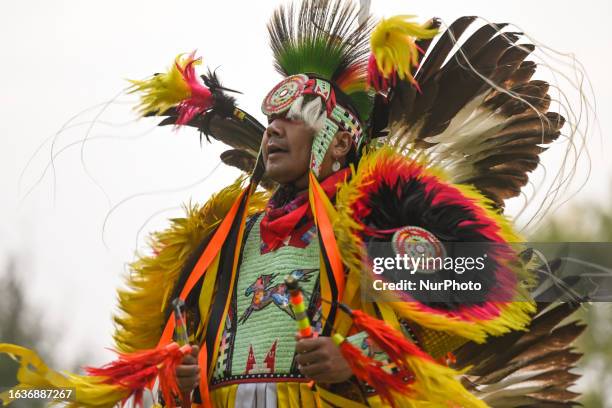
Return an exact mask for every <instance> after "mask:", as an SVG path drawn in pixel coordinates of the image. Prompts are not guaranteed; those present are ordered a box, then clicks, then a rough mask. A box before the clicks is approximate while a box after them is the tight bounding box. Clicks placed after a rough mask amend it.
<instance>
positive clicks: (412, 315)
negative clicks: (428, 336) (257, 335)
mask: <svg viewBox="0 0 612 408" xmlns="http://www.w3.org/2000/svg"><path fill="white" fill-rule="evenodd" d="M408 169H409V170H408ZM406 171H409V172H413V171H418V172H419V173H420V175H419V176H418V177H425V178H430V179H432V180H437V181H436V183H437V185H438V187H436V188H439V189H441V193H440V199H442V200H445V199H448V197H451V196H456V197H463V198H462V199H461V200H462V205H463V206H465V207H466V211H468V213H471V214H472V215H471V217H474V216H475V217H476V218H477V219H478V223H482V225H483V233H484V234H485V236H486V239H485V241H492V242H501V243H504V242H505V243H511V242H519V241H520V239H519V238H518V236H517V235H516V234H515V233H514V232H513V231H512V229H511V228H510V225H509V223H508V222H507V221H506V220H505V219H503V218H502V217H501V216H500V215H499V214H498V213H496V212H495V211H494V210H493V209H492V206H491V202H490V201H488V200H487V199H485V198H484V197H483V196H482V195H481V194H479V193H478V192H476V191H475V190H474V189H473V188H470V187H466V186H458V185H453V184H451V183H450V182H448V181H446V180H447V178H446V177H445V175H444V174H443V173H442V172H441V171H440V170H438V169H435V168H429V167H427V168H426V167H425V166H424V165H423V164H419V163H416V162H412V161H411V160H409V159H407V158H405V157H404V156H402V155H399V154H397V153H395V152H394V151H393V150H392V149H390V148H381V149H379V150H377V151H374V152H372V153H368V154H367V155H365V156H364V157H363V158H362V159H361V161H360V162H359V166H358V169H357V171H356V173H355V174H354V175H353V177H352V178H351V180H350V181H348V182H347V183H345V184H344V185H342V186H341V187H340V189H339V190H338V193H337V196H336V197H337V198H336V207H337V210H338V217H337V219H336V220H335V222H334V230H335V232H336V237H337V241H338V246H339V248H340V251H341V254H342V259H343V261H344V263H345V264H346V265H347V267H348V268H349V270H350V271H352V273H353V274H354V275H356V276H360V275H361V274H362V272H361V271H362V268H363V265H362V262H363V259H366V258H364V257H365V256H367V254H366V253H365V252H364V251H365V250H364V248H363V245H362V243H363V239H364V235H363V234H364V231H365V226H364V224H363V221H362V220H360V219H359V216H358V215H357V214H358V213H363V206H366V207H367V206H368V205H367V204H366V203H365V202H364V199H363V198H364V196H365V194H366V193H365V191H366V190H367V189H370V188H372V185H373V184H376V183H377V180H380V179H381V178H387V180H389V183H391V184H393V180H395V179H397V178H398V177H401V176H400V175H401V174H402V173H404V174H405V173H406ZM442 191H443V192H442ZM451 191H452V194H449V193H451ZM434 197H435V195H434ZM443 197H444V198H443ZM378 207H384V205H379V206H378ZM466 214H467V213H466ZM396 218H397V217H396ZM396 221H397V219H396ZM458 225H459V224H458ZM401 226H402V225H397V227H401ZM423 227H424V228H426V229H427V228H428V227H427V225H424V226H423ZM504 256H505V255H504ZM506 261H507V262H506ZM502 264H503V265H505V266H506V267H507V268H502V271H500V273H501V275H500V274H498V275H496V279H502V280H501V282H506V281H507V283H508V285H507V286H506V287H503V285H497V286H496V290H503V291H504V293H503V294H497V295H495V296H493V298H497V299H506V300H505V301H499V302H495V301H494V300H493V301H490V302H486V304H484V305H482V306H481V305H477V304H476V305H472V306H470V305H464V306H459V307H453V308H450V309H447V310H444V309H438V308H433V307H431V306H428V305H426V304H423V303H421V302H417V301H414V299H413V300H412V301H398V300H399V299H394V301H390V302H388V304H389V306H390V307H391V308H392V309H393V310H395V312H396V313H397V314H398V315H399V316H400V317H404V318H406V319H408V320H411V321H414V322H416V323H417V324H419V325H422V326H424V327H427V328H430V329H434V330H440V331H446V332H448V333H452V334H454V335H458V336H461V337H464V338H466V339H472V340H474V341H477V342H483V341H485V339H486V338H487V336H488V335H494V336H497V335H501V334H504V333H507V332H508V331H510V330H521V329H524V328H525V326H526V325H527V324H528V322H529V321H530V313H532V312H533V311H534V305H533V303H532V302H530V301H527V300H526V299H528V295H527V293H526V289H525V287H523V284H524V283H526V282H528V281H529V276H528V275H527V273H528V272H527V271H526V270H525V269H523V268H521V267H519V265H517V263H516V262H513V261H511V260H510V259H506V260H505V261H504V262H502ZM502 272H503V273H502ZM519 282H520V284H519ZM498 296H499V297H498ZM513 300H518V301H513Z"/></svg>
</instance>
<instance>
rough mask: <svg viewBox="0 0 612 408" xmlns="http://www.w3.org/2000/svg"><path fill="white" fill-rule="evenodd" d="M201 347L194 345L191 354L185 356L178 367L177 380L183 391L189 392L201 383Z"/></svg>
mask: <svg viewBox="0 0 612 408" xmlns="http://www.w3.org/2000/svg"><path fill="white" fill-rule="evenodd" d="M199 351H200V348H199V347H198V346H193V347H192V349H191V354H187V355H186V356H185V357H183V361H181V365H179V366H178V367H176V380H177V383H178V386H179V389H180V390H181V392H182V393H189V392H191V391H193V389H194V388H195V387H197V385H198V384H199V383H200V367H199V366H198V352H199Z"/></svg>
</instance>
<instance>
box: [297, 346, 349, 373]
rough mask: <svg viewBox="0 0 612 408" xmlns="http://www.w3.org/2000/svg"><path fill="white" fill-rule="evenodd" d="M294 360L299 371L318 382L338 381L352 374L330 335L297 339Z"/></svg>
mask: <svg viewBox="0 0 612 408" xmlns="http://www.w3.org/2000/svg"><path fill="white" fill-rule="evenodd" d="M295 350H296V352H297V355H296V357H295V360H296V361H297V363H298V364H299V366H298V368H299V369H300V372H301V373H302V374H304V375H305V376H306V377H308V378H311V379H313V380H315V381H316V382H319V383H339V382H344V381H347V380H348V379H349V378H351V376H352V375H353V373H352V371H351V368H350V367H349V365H348V363H347V362H346V360H345V359H344V357H343V356H342V354H341V353H340V349H339V348H338V346H336V344H335V343H334V342H333V340H332V339H331V337H317V338H311V339H301V340H298V342H297V344H296V346H295Z"/></svg>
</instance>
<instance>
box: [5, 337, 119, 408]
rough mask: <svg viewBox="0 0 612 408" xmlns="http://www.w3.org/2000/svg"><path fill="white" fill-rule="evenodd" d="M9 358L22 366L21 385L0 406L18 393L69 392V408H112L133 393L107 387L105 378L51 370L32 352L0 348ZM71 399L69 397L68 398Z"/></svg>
mask: <svg viewBox="0 0 612 408" xmlns="http://www.w3.org/2000/svg"><path fill="white" fill-rule="evenodd" d="M3 353H4V354H8V355H9V356H11V357H12V358H13V359H14V360H16V361H17V362H19V370H18V371H17V381H19V384H17V385H16V386H14V387H13V388H11V389H10V390H8V391H5V392H3V393H0V403H1V404H2V405H8V404H9V403H10V402H11V401H12V399H11V398H10V396H11V392H16V391H18V390H59V391H62V390H69V391H71V394H70V396H69V398H67V400H66V401H68V402H67V405H65V407H67V408H112V407H114V406H116V405H117V404H118V403H119V402H120V401H121V400H122V399H124V398H126V397H127V396H128V394H129V391H128V390H126V389H124V388H122V387H121V386H118V385H111V384H105V383H104V380H105V378H104V377H93V376H85V375H77V374H71V373H59V372H57V371H54V370H51V369H50V368H49V367H47V365H46V364H45V363H44V361H43V360H42V359H41V358H40V357H39V356H38V355H37V354H36V353H35V352H34V351H32V350H28V349H27V348H25V347H20V346H16V345H13V344H0V354H3ZM65 395H66V396H67V394H65Z"/></svg>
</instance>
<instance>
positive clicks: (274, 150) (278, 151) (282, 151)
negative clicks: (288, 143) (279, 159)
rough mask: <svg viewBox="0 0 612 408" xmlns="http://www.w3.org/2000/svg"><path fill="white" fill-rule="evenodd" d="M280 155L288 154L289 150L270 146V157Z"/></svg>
mask: <svg viewBox="0 0 612 408" xmlns="http://www.w3.org/2000/svg"><path fill="white" fill-rule="evenodd" d="M278 153H287V150H285V149H283V148H282V147H279V146H276V145H270V146H268V156H271V155H273V154H278Z"/></svg>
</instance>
